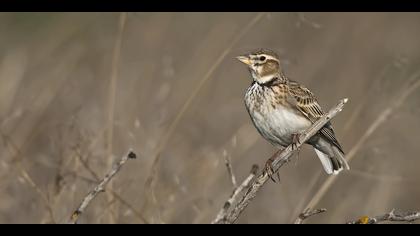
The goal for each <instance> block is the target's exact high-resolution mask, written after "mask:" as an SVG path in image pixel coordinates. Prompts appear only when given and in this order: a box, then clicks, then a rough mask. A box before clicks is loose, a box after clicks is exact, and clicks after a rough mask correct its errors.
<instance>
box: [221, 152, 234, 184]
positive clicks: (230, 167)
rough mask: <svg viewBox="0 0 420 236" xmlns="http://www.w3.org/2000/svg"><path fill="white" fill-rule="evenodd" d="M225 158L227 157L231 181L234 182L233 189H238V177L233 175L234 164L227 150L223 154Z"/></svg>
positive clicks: (226, 163)
mask: <svg viewBox="0 0 420 236" xmlns="http://www.w3.org/2000/svg"><path fill="white" fill-rule="evenodd" d="M223 156H225V165H226V168H227V171H228V174H229V177H230V180H231V181H232V185H233V189H236V188H238V184H237V182H236V177H235V175H234V174H233V168H232V163H231V161H230V156H229V154H227V152H226V150H225V151H224V152H223Z"/></svg>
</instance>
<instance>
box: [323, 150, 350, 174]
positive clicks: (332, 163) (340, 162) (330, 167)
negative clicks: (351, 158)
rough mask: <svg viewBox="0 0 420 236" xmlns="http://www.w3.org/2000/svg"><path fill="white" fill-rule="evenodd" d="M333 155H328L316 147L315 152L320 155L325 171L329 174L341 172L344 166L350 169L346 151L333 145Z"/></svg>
mask: <svg viewBox="0 0 420 236" xmlns="http://www.w3.org/2000/svg"><path fill="white" fill-rule="evenodd" d="M331 149H332V150H331V152H330V154H331V155H327V154H325V153H324V152H322V151H320V150H318V149H316V148H315V152H316V154H317V156H318V157H319V160H320V161H321V163H322V166H323V167H324V170H325V172H327V174H329V175H336V174H338V173H340V171H342V170H343V169H344V168H345V169H347V170H349V169H350V167H349V165H348V164H347V161H346V159H345V158H344V153H342V152H341V151H340V150H339V149H338V148H337V147H335V146H334V145H331Z"/></svg>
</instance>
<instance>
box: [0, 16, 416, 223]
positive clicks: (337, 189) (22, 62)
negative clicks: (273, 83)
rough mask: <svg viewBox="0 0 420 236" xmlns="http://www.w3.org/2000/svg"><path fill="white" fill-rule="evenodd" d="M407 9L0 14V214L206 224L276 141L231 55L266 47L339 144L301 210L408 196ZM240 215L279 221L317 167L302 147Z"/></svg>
mask: <svg viewBox="0 0 420 236" xmlns="http://www.w3.org/2000/svg"><path fill="white" fill-rule="evenodd" d="M419 23H420V14H419V13H127V14H124V13H0V34H1V37H0V134H1V135H0V137H1V139H0V223H63V222H66V221H67V220H68V219H69V217H70V215H71V213H72V211H73V210H75V209H76V208H77V206H78V204H80V202H81V200H82V199H83V197H84V196H85V195H86V194H87V192H88V191H89V190H91V189H92V188H93V187H94V186H95V183H96V181H97V179H98V178H102V177H103V176H104V175H105V174H106V173H107V171H108V170H109V169H110V167H111V165H112V164H113V163H114V162H115V161H117V160H119V158H120V157H121V156H122V155H124V154H125V153H127V151H128V150H129V149H130V148H132V149H133V150H134V151H135V152H136V153H137V154H138V158H137V159H136V160H129V162H128V163H127V164H126V165H125V166H124V167H123V169H122V171H121V172H119V173H118V175H117V176H116V177H115V178H114V179H113V181H112V183H111V185H110V186H109V188H108V189H107V192H106V193H104V194H101V195H99V196H98V197H97V198H96V199H95V200H94V201H93V202H92V203H91V205H90V206H89V207H88V208H87V210H86V212H85V213H84V214H83V215H82V216H81V219H80V223H209V222H211V221H212V220H213V219H214V218H215V216H216V214H217V212H218V211H219V209H220V208H221V207H222V205H223V203H224V201H225V200H226V199H227V198H228V197H229V196H230V194H231V192H232V184H231V182H230V178H229V176H228V172H227V170H226V167H225V158H226V157H229V158H230V159H231V161H232V166H233V171H234V174H235V176H236V178H237V180H238V182H241V181H242V180H243V179H244V178H245V177H246V176H247V175H248V174H249V171H250V169H251V166H252V165H253V164H258V165H259V166H263V165H264V163H265V162H266V160H267V159H268V158H269V157H270V156H271V154H272V153H273V152H274V151H275V148H274V147H272V146H271V145H270V144H269V143H268V142H266V141H265V140H263V138H261V137H260V136H259V134H258V132H257V131H256V130H255V128H254V127H253V125H252V123H251V121H250V119H249V116H248V114H247V112H246V109H245V106H244V103H243V96H244V92H245V90H246V88H247V86H248V85H249V84H250V83H251V79H250V76H249V74H248V71H247V69H246V68H245V67H244V66H243V65H241V64H240V63H239V62H237V61H235V59H234V57H235V56H237V55H240V54H243V53H246V52H249V51H251V50H255V49H257V48H269V49H272V50H275V51H277V52H278V53H279V54H280V56H281V57H282V60H283V65H284V67H285V71H286V75H288V76H289V77H290V78H291V79H293V80H297V81H299V82H301V83H303V84H304V85H306V86H307V87H309V88H310V89H311V90H312V91H313V92H314V93H315V94H316V95H317V97H318V100H319V102H320V104H321V105H322V107H323V108H324V110H328V109H329V108H330V107H332V106H333V105H335V104H336V103H337V102H338V100H339V99H342V98H344V97H348V98H349V99H350V101H349V103H348V104H347V105H346V107H345V109H344V110H343V112H341V113H340V114H339V115H338V116H337V117H336V118H335V119H334V120H333V123H334V126H335V131H336V133H337V137H338V139H339V140H340V142H341V144H342V146H343V147H344V150H345V151H346V152H347V153H348V154H349V155H348V157H350V158H351V161H350V166H351V170H350V171H346V172H342V174H340V175H339V176H338V177H337V178H336V180H335V182H334V183H333V184H332V185H331V188H329V189H328V191H326V192H325V193H324V194H322V196H321V197H320V198H319V199H318V200H317V201H316V205H315V207H316V208H321V207H323V208H327V209H328V212H327V213H323V214H320V215H317V216H315V217H313V218H310V219H308V220H307V222H306V223H345V222H347V221H349V220H354V219H357V218H358V217H360V216H361V215H371V216H374V215H380V214H384V213H386V212H389V211H390V210H392V209H393V208H395V209H400V210H404V211H405V210H420V202H419V199H420V188H419V187H418V186H420V185H419V182H420V172H419V166H420V158H419V151H420V148H419V145H418V140H419V139H420V126H419V118H418V117H419V116H420V106H419V101H420V88H418V87H420V82H419V81H420V46H419V40H420V28H419V27H418V25H419ZM280 176H281V182H280V183H277V184H276V183H273V182H269V183H268V184H267V185H266V186H264V188H263V190H262V191H261V192H260V193H259V195H258V196H257V197H256V199H255V200H254V201H253V202H252V203H251V205H250V206H249V208H248V209H247V210H246V211H245V212H244V214H243V215H242V216H241V218H240V219H239V223H291V222H294V220H295V219H296V217H297V216H298V215H299V213H300V212H302V211H303V210H304V208H305V206H306V205H307V204H308V202H310V201H311V200H313V199H314V196H315V194H316V193H317V192H318V190H319V189H320V187H321V186H322V185H323V184H324V183H325V181H326V180H327V179H328V178H329V177H328V176H327V175H326V174H324V172H323V169H322V167H321V164H320V162H319V160H318V158H317V157H316V155H315V153H314V152H313V150H312V149H311V148H309V147H307V146H305V147H304V148H303V149H302V150H301V152H300V155H299V156H296V157H295V158H293V160H292V162H290V163H289V164H288V165H287V166H285V167H283V168H282V169H281V171H280Z"/></svg>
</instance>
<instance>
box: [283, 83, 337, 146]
mask: <svg viewBox="0 0 420 236" xmlns="http://www.w3.org/2000/svg"><path fill="white" fill-rule="evenodd" d="M289 94H290V95H291V97H292V99H293V100H294V101H293V102H292V104H293V105H295V106H296V107H297V108H298V110H299V111H300V112H301V113H302V114H303V115H305V116H306V117H307V118H308V119H309V120H310V121H311V122H312V123H314V122H315V121H316V120H318V119H319V118H321V117H322V116H323V115H324V112H323V111H322V108H321V106H320V105H319V103H318V101H317V99H316V97H315V96H314V94H313V93H312V92H311V91H310V90H309V89H307V88H305V87H303V86H302V85H300V84H299V83H297V82H295V81H289ZM319 132H320V133H321V134H322V135H323V136H324V137H325V138H326V139H327V140H329V141H330V142H331V143H332V144H334V146H336V147H337V148H338V149H339V150H340V151H341V152H342V153H344V151H343V148H342V147H341V145H340V144H339V143H338V140H337V139H336V137H335V133H334V130H333V128H332V125H331V123H330V122H328V123H327V124H326V125H325V126H324V127H323V128H322V129H321V130H320V131H319Z"/></svg>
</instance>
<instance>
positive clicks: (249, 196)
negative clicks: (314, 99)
mask: <svg viewBox="0 0 420 236" xmlns="http://www.w3.org/2000/svg"><path fill="white" fill-rule="evenodd" d="M347 101H348V99H347V98H346V99H342V100H341V101H340V102H339V103H338V104H337V105H336V106H335V107H334V108H332V109H331V110H330V111H329V112H328V113H326V114H325V115H324V116H322V117H321V118H320V119H319V120H317V121H316V122H315V123H314V124H313V125H312V126H311V127H310V128H309V129H307V130H305V132H303V133H302V134H301V135H300V136H299V142H298V143H297V144H296V145H295V144H293V146H294V147H292V144H291V145H289V146H288V147H287V148H286V149H284V150H282V151H278V152H277V153H275V154H274V155H273V157H272V158H273V161H272V164H271V165H272V169H273V172H274V173H273V174H275V173H277V171H278V170H279V169H280V168H281V167H282V166H283V165H284V164H286V163H287V162H288V161H289V160H290V158H291V156H292V154H293V153H295V152H296V151H297V150H298V149H299V148H300V146H302V144H303V143H305V142H306V141H307V140H308V139H310V138H311V137H312V136H313V135H315V134H316V133H317V132H318V131H319V130H320V129H321V128H322V127H323V126H324V125H325V124H326V123H327V122H328V121H330V120H331V119H332V118H333V117H334V116H336V115H337V114H338V113H339V112H341V111H342V109H343V107H344V104H346V103H347ZM269 178H270V177H269V174H268V172H267V169H266V170H264V171H263V173H261V174H260V175H259V176H258V177H257V178H256V180H255V181H254V182H253V183H252V185H251V187H250V188H249V189H248V191H247V192H246V193H245V195H244V196H243V197H242V199H241V200H240V201H239V202H238V203H237V204H236V206H235V207H234V208H233V210H232V211H231V212H229V214H228V215H227V216H226V219H225V220H224V221H223V222H220V223H227V224H232V223H234V222H235V221H236V220H237V219H238V217H239V216H240V215H241V213H242V212H243V211H244V210H245V209H246V207H247V206H248V205H249V204H250V203H251V201H252V200H253V199H254V198H255V197H256V195H257V193H258V191H259V190H260V189H261V187H262V186H263V185H264V184H265V183H266V182H267V180H268V179H269Z"/></svg>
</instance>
